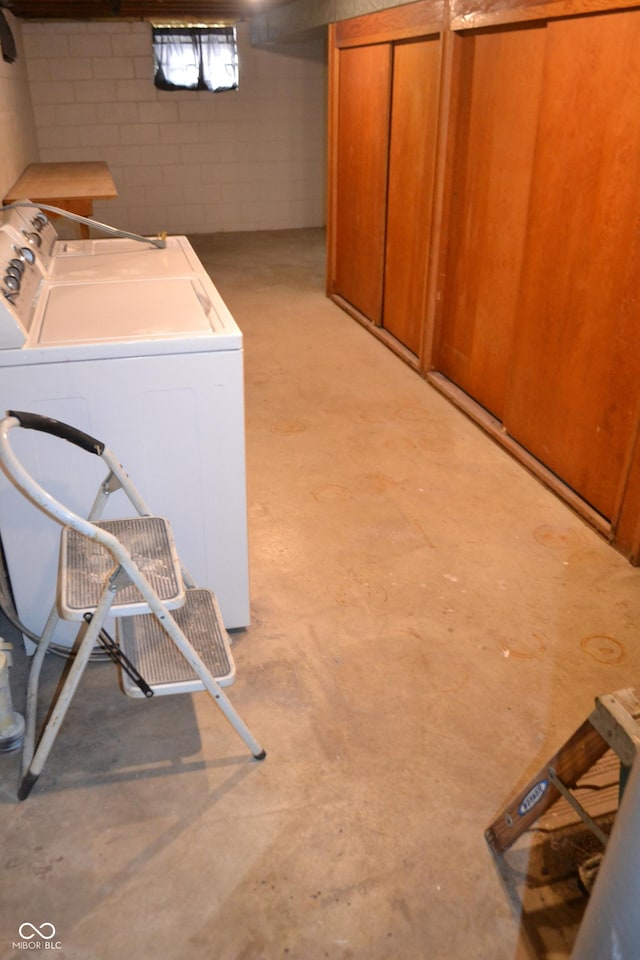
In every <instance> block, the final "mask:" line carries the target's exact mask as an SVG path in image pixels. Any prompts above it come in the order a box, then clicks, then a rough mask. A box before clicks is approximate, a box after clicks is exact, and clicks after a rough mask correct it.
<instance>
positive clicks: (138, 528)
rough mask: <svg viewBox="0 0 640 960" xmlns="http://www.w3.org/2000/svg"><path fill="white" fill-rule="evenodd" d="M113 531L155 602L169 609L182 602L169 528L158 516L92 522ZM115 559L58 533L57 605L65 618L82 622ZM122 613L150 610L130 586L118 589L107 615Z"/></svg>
mask: <svg viewBox="0 0 640 960" xmlns="http://www.w3.org/2000/svg"><path fill="white" fill-rule="evenodd" d="M96 526H97V527H101V528H103V529H104V530H107V531H108V532H109V533H112V534H113V535H114V536H115V537H116V538H117V539H118V540H119V541H120V543H121V544H122V545H123V546H124V548H125V549H126V550H127V552H128V553H129V555H130V556H131V558H132V560H133V561H134V562H135V563H136V565H137V566H138V568H139V569H140V570H141V572H142V573H143V574H144V576H145V577H146V579H147V580H148V581H149V584H150V585H151V587H152V588H153V590H154V591H155V593H156V594H157V595H158V598H159V599H160V600H161V601H162V602H163V603H164V604H165V605H166V606H168V607H170V608H174V607H177V606H179V605H181V604H182V603H183V602H184V593H185V591H184V585H183V582H182V575H181V572H180V561H179V559H178V556H177V552H176V548H175V544H174V541H173V535H172V533H171V527H170V525H169V523H168V521H167V520H165V519H163V518H162V517H130V518H127V519H122V520H104V521H101V522H100V523H96ZM113 565H114V560H113V557H112V556H111V554H110V553H109V551H108V550H106V549H105V548H104V547H102V546H101V545H100V544H99V543H96V542H95V541H94V540H90V539H89V538H88V537H84V536H82V534H80V533H77V532H76V531H75V530H72V529H71V528H70V527H65V528H64V530H63V532H62V549H61V563H60V604H61V607H62V610H63V611H64V614H65V617H66V618H67V619H81V618H82V614H83V613H84V612H85V611H87V610H93V609H95V608H96V606H97V604H98V600H99V598H100V594H101V591H102V589H103V587H104V584H105V582H106V579H107V577H108V576H109V573H110V571H111V570H112V569H113ZM119 608H120V615H121V616H122V615H124V613H125V612H126V610H127V608H129V609H132V608H133V609H134V611H135V609H136V608H139V612H141V613H143V612H146V611H147V610H148V609H149V608H148V606H147V605H146V603H145V602H144V600H143V598H142V596H141V595H140V593H139V591H138V589H137V588H136V587H135V586H133V584H130V585H129V586H126V587H123V588H122V589H121V590H119V591H118V593H117V595H116V598H115V600H114V603H113V605H112V608H111V614H112V615H113V616H118V614H119Z"/></svg>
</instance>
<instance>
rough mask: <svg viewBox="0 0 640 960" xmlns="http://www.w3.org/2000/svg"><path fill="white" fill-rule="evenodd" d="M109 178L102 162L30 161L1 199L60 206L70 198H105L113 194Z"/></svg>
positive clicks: (11, 201) (113, 187) (107, 170)
mask: <svg viewBox="0 0 640 960" xmlns="http://www.w3.org/2000/svg"><path fill="white" fill-rule="evenodd" d="M117 196H118V192H117V190H116V187H115V184H114V182H113V178H112V176H111V174H110V172H109V168H108V166H107V164H106V163H103V162H102V161H77V162H71V163H31V164H29V166H28V167H27V168H26V169H25V170H24V171H23V173H22V175H21V176H20V177H19V178H18V179H17V180H16V182H15V183H14V185H13V186H12V187H11V189H10V190H9V192H8V193H7V195H6V196H5V198H4V203H13V201H14V200H33V201H34V202H39V203H51V204H53V205H54V206H62V203H63V202H67V203H68V202H71V201H74V200H89V201H91V200H109V199H112V198H113V197H117Z"/></svg>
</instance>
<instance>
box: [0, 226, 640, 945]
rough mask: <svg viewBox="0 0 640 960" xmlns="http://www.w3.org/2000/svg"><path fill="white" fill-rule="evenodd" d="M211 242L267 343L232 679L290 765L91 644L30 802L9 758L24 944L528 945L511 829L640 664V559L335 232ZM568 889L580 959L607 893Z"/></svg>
mask: <svg viewBox="0 0 640 960" xmlns="http://www.w3.org/2000/svg"><path fill="white" fill-rule="evenodd" d="M193 242H194V245H195V247H196V249H197V250H198V252H199V254H200V256H201V258H202V260H203V262H204V263H205V265H206V266H207V268H208V269H209V272H210V273H211V275H212V277H213V280H214V282H216V284H217V285H218V287H219V289H220V292H221V293H222V295H223V297H224V298H225V299H226V301H227V303H228V305H229V307H230V308H231V311H232V312H233V313H234V315H235V317H236V319H237V320H238V323H239V324H240V326H241V328H242V329H243V331H244V334H245V356H246V398H247V458H248V492H249V521H250V535H251V575H252V609H253V622H252V625H251V627H250V628H249V629H248V630H247V631H246V632H242V633H239V634H237V635H236V637H235V644H234V649H235V658H236V664H237V669H238V677H237V680H236V683H235V685H234V686H233V687H232V688H231V689H230V695H231V697H232V699H233V702H234V703H235V705H236V706H237V708H238V709H239V711H240V712H241V713H242V715H243V717H244V718H245V720H246V721H247V723H248V724H249V725H250V726H251V727H252V729H253V730H254V732H255V733H256V735H257V736H258V737H259V738H260V739H261V740H262V741H263V742H264V744H265V746H266V748H267V750H268V757H267V759H266V761H265V762H264V763H256V762H255V761H253V760H252V759H251V758H248V757H247V755H246V753H245V750H244V747H243V745H242V744H241V742H240V741H239V740H238V739H237V737H236V736H235V734H234V733H233V731H232V730H231V728H230V727H229V726H228V725H227V724H226V722H225V720H224V719H223V718H222V716H221V715H220V714H219V713H218V712H217V711H216V710H215V708H213V707H212V705H211V703H210V701H209V700H208V698H207V696H206V695H205V694H198V695H196V696H194V697H193V698H189V697H177V698H163V699H160V700H158V701H152V702H139V701H129V700H127V699H126V698H124V697H122V695H121V694H120V692H119V689H118V684H117V678H116V675H115V671H114V669H113V668H112V667H111V666H110V665H104V664H91V665H90V667H89V669H88V671H87V673H86V675H85V678H84V681H83V684H82V687H81V690H80V691H79V692H78V694H77V695H76V698H75V700H74V702H73V705H72V708H71V711H70V715H69V716H68V718H67V720H66V721H65V724H64V727H63V729H62V731H61V733H60V736H59V738H58V741H57V743H56V745H55V748H54V751H53V753H52V755H51V757H50V760H49V762H48V765H47V767H46V769H45V772H44V774H43V776H42V778H41V780H40V781H39V783H38V784H37V786H36V788H35V789H34V792H33V794H32V795H31V797H30V798H29V800H28V801H26V802H25V803H21V804H20V803H18V802H17V801H16V798H15V790H16V779H17V766H18V758H17V757H16V756H15V755H13V754H11V755H4V756H3V757H1V758H0V770H1V773H2V777H1V781H0V800H1V801H2V807H1V810H2V822H1V828H0V829H1V831H2V865H3V871H2V887H3V892H2V898H1V902H2V930H1V931H0V944H1V946H0V954H1V955H2V956H3V957H14V956H15V957H17V956H18V955H19V950H18V949H17V948H14V946H13V943H14V942H15V941H17V940H18V939H19V934H18V930H19V927H20V925H21V924H23V923H31V924H34V925H42V924H44V923H51V924H53V925H54V926H55V928H56V942H58V943H59V944H60V949H59V950H58V951H57V954H56V955H58V956H63V957H68V958H74V960H94V958H95V960H116V958H118V960H120V958H122V957H135V958H136V960H151V958H154V960H155V958H157V957H159V956H163V957H168V958H171V960H196V958H198V960H200V958H203V957H211V958H215V960H275V958H284V960H323V958H330V960H347V958H351V960H418V958H425V960H470V958H473V960H511V958H515V957H520V956H523V957H524V956H527V955H528V954H527V953H526V952H525V950H524V933H523V928H524V917H525V915H526V904H524V912H522V913H521V912H520V911H519V910H518V909H516V908H515V907H514V904H513V903H512V902H510V899H509V896H508V895H507V892H506V890H505V886H504V885H503V883H502V882H501V880H500V877H499V875H498V872H497V870H496V867H495V864H494V861H493V858H492V856H491V855H490V853H489V851H488V849H487V846H486V844H485V841H484V837H483V833H484V829H485V827H486V826H487V825H488V824H489V823H490V822H491V821H492V820H493V818H494V817H495V816H496V815H497V813H498V812H499V811H500V809H501V807H502V806H503V804H504V802H505V800H506V799H507V797H508V795H509V794H511V793H513V792H514V791H515V789H516V788H517V787H520V786H522V785H523V784H524V783H525V782H526V780H527V779H528V778H529V777H531V776H532V775H533V774H534V773H535V772H536V770H537V769H538V768H539V767H540V766H541V765H542V764H543V763H544V762H545V761H546V760H547V759H548V758H549V757H550V756H551V755H552V754H553V753H554V752H555V750H556V749H557V748H558V747H559V746H560V745H561V744H562V743H563V742H564V741H565V740H566V739H567V737H568V736H569V735H570V734H571V733H572V732H573V731H574V730H575V729H576V728H577V727H578V726H579V725H580V724H581V723H582V721H583V720H584V719H585V718H586V716H587V715H588V714H589V712H590V711H591V708H592V705H593V700H594V697H595V696H597V695H598V694H602V693H608V692H611V691H614V690H617V689H619V688H621V687H624V686H629V685H632V684H633V683H634V682H635V681H636V679H637V677H638V675H639V672H640V647H639V645H638V643H637V637H638V624H639V622H640V599H639V591H638V584H639V577H640V572H639V571H638V570H637V569H634V568H632V567H631V566H629V565H628V564H627V563H626V561H625V560H624V559H623V558H622V557H620V556H619V555H618V554H617V553H616V552H615V551H614V550H613V549H611V548H610V547H609V546H608V545H607V544H606V543H605V542H604V541H603V540H602V539H601V538H600V537H599V536H598V535H597V534H596V533H594V532H593V531H592V530H591V529H590V528H588V527H587V526H586V525H585V524H584V523H583V522H582V521H581V520H580V519H579V518H577V517H576V516H575V515H574V514H573V513H571V512H570V511H569V510H568V509H567V508H566V507H565V506H564V505H563V504H562V503H561V502H560V501H559V500H558V499H556V498H555V497H554V496H553V495H552V494H551V493H549V492H548V491H547V490H546V489H544V488H543V487H542V486H541V485H540V483H539V482H538V481H537V480H535V479H534V478H533V477H531V476H530V475H529V474H528V473H527V472H525V470H524V469H523V468H521V467H520V466H519V465H518V464H517V463H515V462H514V461H513V460H512V459H511V458H510V457H509V456H508V455H507V454H506V453H505V452H503V451H502V450H501V449H499V448H498V447H497V446H496V445H494V443H493V442H492V441H491V440H489V439H488V438H487V437H486V436H485V435H484V434H483V433H482V432H481V431H480V430H479V429H478V428H477V427H476V426H474V425H473V424H472V423H471V422H469V420H467V419H466V418H465V417H464V416H463V415H462V414H461V413H460V412H458V411H457V410H456V409H454V408H453V407H452V406H450V405H449V404H448V402H447V401H445V400H444V399H443V398H442V397H441V396H440V395H438V394H437V393H436V392H435V391H434V390H433V389H432V388H430V387H429V386H428V385H427V384H426V383H425V382H423V381H422V380H421V379H420V378H419V377H418V376H417V375H416V374H415V373H414V372H412V371H411V370H410V369H409V368H408V367H407V366H406V365H405V364H403V363H402V362H401V361H400V360H398V359H397V358H396V357H395V356H394V355H393V354H392V353H391V352H390V351H388V350H387V349H386V348H385V347H383V346H382V345H381V344H380V343H378V342H377V341H376V340H375V339H374V338H373V337H371V336H370V335H369V334H368V333H367V332H366V331H365V330H364V329H362V328H361V327H360V326H359V325H358V324H356V323H355V322H354V321H352V320H351V319H350V318H349V317H347V316H346V315H345V314H344V313H343V312H342V311H340V310H339V309H338V308H337V307H336V306H335V305H333V304H332V303H331V302H329V301H328V300H327V299H326V298H325V296H324V290H323V288H324V277H323V272H324V256H323V243H324V238H323V234H322V232H321V231H291V232H289V231H285V232H278V233H260V234H250V235H240V234H231V235H219V236H206V237H205V236H201V237H195V238H193ZM24 669H25V665H24V658H23V657H22V656H21V655H20V652H19V651H18V655H17V657H16V667H15V668H14V671H13V674H14V676H13V680H14V684H13V685H14V697H15V700H16V706H19V705H20V703H21V702H22V697H23V678H24ZM59 669H60V661H59V660H58V659H57V658H55V657H54V658H51V659H50V660H48V662H47V678H48V679H47V683H48V685H49V687H51V685H52V684H53V683H54V682H55V677H56V675H57V673H58V672H59ZM525 872H526V870H525ZM571 882H572V881H570V883H571ZM574 888H575V884H574ZM574 892H575V889H574ZM556 894H557V890H556ZM556 900H557V897H556ZM547 906H548V907H549V909H548V910H546V912H545V904H544V903H543V904H542V906H540V904H539V903H537V906H536V907H535V909H534V910H533V914H534V916H533V921H534V923H535V922H537V923H538V928H539V929H540V930H542V933H541V934H540V937H541V939H540V942H539V948H540V950H542V946H541V944H542V943H543V941H544V942H545V943H547V944H548V946H545V947H544V951H542V952H543V954H544V956H546V957H549V958H551V957H553V958H560V957H566V956H568V955H569V954H570V951H571V943H572V937H573V936H574V934H575V927H576V923H577V922H578V919H579V914H580V909H581V908H580V903H579V897H577V895H576V899H575V902H574V903H573V904H569V907H570V909H569V913H568V914H563V915H561V913H560V912H558V911H557V910H556V907H557V906H558V904H557V902H552V901H551V900H548V901H547ZM571 911H573V913H572V912H571ZM567 916H568V917H569V923H568V927H567V926H566V921H567ZM541 955H542V954H541Z"/></svg>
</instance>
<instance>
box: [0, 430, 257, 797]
mask: <svg viewBox="0 0 640 960" xmlns="http://www.w3.org/2000/svg"><path fill="white" fill-rule="evenodd" d="M16 427H22V428H25V429H30V430H39V431H41V432H44V433H49V434H52V435H53V436H56V437H60V438H61V439H63V440H67V441H69V442H70V443H73V444H75V445H76V446H78V447H80V448H81V449H83V450H86V451H87V452H89V453H92V454H95V455H96V456H99V457H101V458H102V459H103V460H104V461H105V464H106V466H107V468H108V473H107V476H106V478H105V479H104V481H103V482H102V483H101V485H100V486H99V488H98V492H97V495H96V498H95V500H94V503H93V506H92V508H91V510H90V512H89V515H88V517H87V519H83V518H82V517H79V516H77V515H76V514H75V513H73V512H72V511H71V510H69V509H67V508H66V507H65V506H63V504H61V503H59V502H58V501H57V500H55V499H54V498H53V497H52V496H51V495H50V494H49V493H47V491H46V490H44V489H43V488H42V487H41V486H40V485H39V484H37V483H36V482H35V480H34V479H33V478H32V477H31V476H30V475H29V473H27V471H26V470H25V469H24V467H23V466H22V464H21V463H20V462H19V461H18V459H17V458H16V456H15V454H14V453H13V451H12V449H11V446H10V444H9V434H10V432H11V430H13V429H15V428H16ZM0 466H1V467H2V469H3V470H4V472H5V473H6V475H7V476H8V478H9V479H10V480H11V482H12V483H13V484H14V486H16V487H17V489H18V490H19V491H20V492H21V493H22V494H23V495H24V496H25V497H27V498H28V499H29V500H31V501H32V502H33V503H34V504H35V505H36V506H37V507H39V508H40V509H41V510H42V511H44V513H46V514H47V515H48V516H50V517H52V518H53V519H54V520H55V521H56V522H57V523H59V524H60V525H61V526H62V527H63V530H62V537H61V547H60V560H59V566H58V591H57V593H58V595H57V603H54V605H53V608H52V610H51V613H50V615H49V618H48V620H47V623H46V625H45V628H44V631H43V634H42V637H41V639H40V641H39V643H38V647H37V650H36V653H35V654H34V658H33V663H32V666H31V671H30V675H29V686H28V691H27V708H26V731H25V738H24V751H23V763H22V778H21V782H20V786H19V789H18V797H19V799H20V800H24V799H26V798H27V797H28V795H29V793H30V792H31V789H32V788H33V785H34V784H35V782H36V780H37V779H38V777H39V775H40V773H41V772H42V770H43V767H44V764H45V762H46V759H47V757H48V755H49V752H50V751H51V748H52V746H53V743H54V741H55V738H56V735H57V733H58V730H59V728H60V725H61V723H62V721H63V719H64V716H65V713H66V711H67V709H68V707H69V704H70V702H71V700H72V698H73V694H74V693H75V691H76V688H77V686H78V683H79V681H80V678H81V676H82V674H83V672H84V669H85V667H86V665H87V663H88V661H89V657H90V656H91V653H92V651H93V649H94V647H95V645H96V644H97V643H101V644H102V645H103V646H104V647H105V648H106V649H107V650H108V652H109V653H110V655H111V656H112V658H113V659H115V660H116V661H117V662H118V663H119V664H120V666H121V668H122V671H123V687H124V691H125V693H127V694H128V695H129V696H134V697H148V696H152V695H153V694H171V693H192V692H194V691H196V690H208V692H209V693H210V694H211V696H212V697H213V699H214V701H215V703H216V704H217V706H218V707H219V708H220V709H221V710H222V712H223V713H224V715H225V717H226V718H227V720H228V721H229V722H230V723H231V725H232V726H233V728H234V730H235V731H236V732H237V733H238V735H239V736H240V737H241V738H242V740H243V741H244V743H245V744H246V746H247V747H248V748H249V750H250V751H251V753H252V755H253V756H254V757H255V759H256V760H263V759H264V757H265V756H266V753H265V751H264V750H263V749H262V747H261V746H260V744H259V743H258V741H257V740H256V739H255V738H254V737H253V735H252V734H251V733H250V731H249V729H248V728H247V727H246V726H245V724H244V723H243V721H242V720H241V719H240V717H239V716H238V714H237V713H236V711H235V709H234V708H233V706H232V705H231V703H230V702H229V700H228V698H227V696H226V695H225V693H224V692H223V690H222V687H223V686H226V685H227V684H230V683H232V682H233V679H234V675H235V671H234V665H233V659H232V656H231V650H230V646H229V637H228V634H227V632H226V630H225V628H224V625H223V623H222V619H221V617H220V611H219V608H218V604H217V601H216V598H215V595H214V594H213V593H212V592H211V591H209V590H202V589H198V588H197V587H196V585H195V583H194V582H193V579H192V578H191V576H190V575H189V573H188V571H187V570H186V569H185V567H184V566H183V565H182V564H181V563H180V560H179V558H178V555H177V552H176V548H175V545H174V542H173V537H172V534H171V528H170V526H169V523H168V521H167V520H165V519H163V518H161V517H154V516H152V515H151V512H150V510H149V508H148V507H147V505H146V503H145V502H144V500H143V499H142V497H141V496H140V494H139V492H138V490H137V489H136V487H135V485H134V484H133V482H132V481H131V480H130V479H129V477H128V476H127V474H126V473H125V472H124V470H123V468H122V467H121V465H120V463H119V462H118V460H117V459H116V457H115V455H114V454H113V452H112V451H111V450H109V449H108V447H106V446H105V445H104V444H103V443H102V442H101V441H99V440H96V439H94V438H93V437H91V436H89V435H88V434H86V433H83V432H82V431H80V430H77V429H76V428H74V427H71V426H69V425H68V424H65V423H61V422H60V421H57V420H53V419H50V418H49V417H42V416H40V415H38V414H31V413H23V412H15V411H7V416H6V417H5V418H4V419H3V420H1V421H0ZM119 489H122V490H123V491H124V493H125V494H126V495H127V497H128V499H129V501H130V503H131V505H132V506H133V508H134V509H135V511H136V513H137V516H134V517H128V518H125V519H122V520H106V521H102V522H101V521H100V517H101V516H102V513H103V511H104V508H105V505H106V503H107V500H108V497H109V495H110V494H111V493H113V492H114V491H115V490H119ZM107 616H112V617H115V618H117V623H118V640H119V644H116V643H114V641H113V640H112V639H111V638H110V637H109V635H108V634H106V632H105V630H104V623H105V620H106V619H107ZM61 618H62V619H64V620H72V621H77V622H79V623H80V624H81V626H80V628H79V632H78V638H77V640H76V644H75V647H74V653H73V660H72V662H71V665H70V667H69V670H68V672H67V675H66V678H65V680H64V683H63V685H62V686H61V688H60V690H59V692H58V693H57V695H56V696H55V697H54V700H53V702H52V704H51V706H50V709H49V712H48V714H47V718H46V720H45V722H44V724H43V727H42V730H41V733H40V737H39V739H38V742H37V745H36V714H37V705H38V684H39V678H40V671H41V668H42V663H43V661H44V657H45V654H46V652H47V649H48V647H49V644H50V643H51V639H52V637H53V633H54V630H55V628H56V626H57V624H58V622H59V620H60V619H61Z"/></svg>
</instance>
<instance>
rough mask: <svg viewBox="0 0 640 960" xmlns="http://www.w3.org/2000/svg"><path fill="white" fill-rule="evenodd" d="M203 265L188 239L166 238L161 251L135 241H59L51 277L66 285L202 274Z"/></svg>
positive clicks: (51, 260) (50, 272)
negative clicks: (79, 282) (80, 282)
mask: <svg viewBox="0 0 640 960" xmlns="http://www.w3.org/2000/svg"><path fill="white" fill-rule="evenodd" d="M203 272H204V271H203V268H202V264H201V263H200V261H199V260H198V257H197V256H196V253H195V251H194V249H193V247H192V246H191V244H190V243H189V241H188V240H187V238H186V237H167V240H166V246H165V247H162V248H158V247H154V246H153V245H151V244H149V245H145V244H144V243H140V242H139V241H136V240H129V239H125V238H113V239H110V240H58V241H57V243H56V244H55V245H54V248H53V256H52V257H51V259H50V261H49V265H48V274H47V276H48V278H49V279H50V280H51V281H53V282H62V281H65V282H67V283H71V282H77V281H82V282H86V281H98V280H116V279H120V280H137V279H141V280H142V279H149V278H151V277H188V276H192V275H195V274H200V275H202V273H203Z"/></svg>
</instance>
